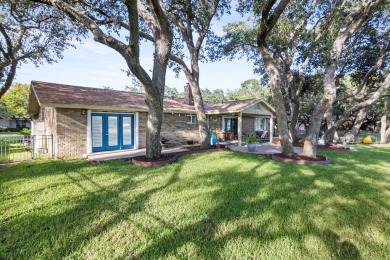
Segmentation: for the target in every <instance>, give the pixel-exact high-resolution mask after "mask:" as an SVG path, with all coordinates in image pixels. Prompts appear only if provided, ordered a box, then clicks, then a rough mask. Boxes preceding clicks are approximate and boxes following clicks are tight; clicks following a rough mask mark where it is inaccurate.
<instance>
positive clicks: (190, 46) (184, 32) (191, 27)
mask: <svg viewBox="0 0 390 260" xmlns="http://www.w3.org/2000/svg"><path fill="white" fill-rule="evenodd" d="M229 8H230V0H207V1H196V0H172V1H170V3H169V10H170V12H169V19H170V21H171V22H172V23H173V24H174V25H175V30H176V31H177V32H178V33H177V34H176V37H177V40H178V41H179V42H181V41H183V42H184V45H185V46H186V47H187V51H188V55H189V57H188V58H187V57H186V55H185V54H184V52H183V51H182V50H181V45H182V44H181V43H180V44H178V45H177V46H175V47H176V48H174V49H173V52H172V54H171V56H170V58H171V60H172V61H173V62H175V63H176V64H177V65H178V66H179V68H180V69H181V70H182V71H183V72H184V74H185V76H186V78H187V80H188V83H189V85H190V88H191V92H192V95H193V97H194V106H195V110H196V115H197V118H198V124H199V135H200V143H201V146H202V147H208V146H209V145H210V141H209V140H210V131H209V129H208V122H207V118H206V113H205V109H204V105H203V98H202V93H201V90H200V84H199V74H200V69H199V61H202V60H203V61H204V60H207V57H212V56H214V55H216V53H215V52H214V51H213V47H214V46H216V45H218V41H217V40H216V39H217V37H216V35H215V34H214V33H213V32H212V31H211V30H210V26H211V21H212V20H213V19H215V18H217V19H218V18H220V17H221V16H222V15H223V14H224V13H225V12H229ZM204 43H206V45H205V44H204ZM212 58H213V57H212ZM187 59H188V60H189V62H188V63H186V60H187Z"/></svg>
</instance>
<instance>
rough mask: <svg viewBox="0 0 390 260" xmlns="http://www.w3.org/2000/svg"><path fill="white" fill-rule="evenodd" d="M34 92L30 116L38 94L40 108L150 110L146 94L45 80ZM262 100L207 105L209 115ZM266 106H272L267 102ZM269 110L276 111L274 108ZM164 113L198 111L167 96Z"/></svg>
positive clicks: (35, 84)
mask: <svg viewBox="0 0 390 260" xmlns="http://www.w3.org/2000/svg"><path fill="white" fill-rule="evenodd" d="M31 89H32V91H31V93H30V102H29V113H30V114H35V113H37V112H38V111H37V108H36V107H34V103H36V102H33V100H34V99H35V98H32V95H34V94H35V97H36V99H37V100H38V103H39V105H40V106H52V107H69V108H72V107H74V108H85V109H87V108H92V109H97V108H113V109H118V110H126V109H133V110H140V111H147V110H148V108H147V106H146V104H145V100H144V94H143V93H136V92H128V91H119V90H112V89H102V88H90V87H80V86H71V85H64V84H57V83H48V82H42V81H31ZM259 101H261V100H259V99H246V100H238V101H229V102H223V103H217V102H205V110H206V113H207V114H218V113H236V112H239V111H241V110H243V109H245V108H247V107H249V106H251V105H253V104H256V103H257V102H259ZM263 103H264V102H263ZM265 104H266V105H267V106H269V105H268V104H267V103H265ZM269 108H271V109H272V107H270V106H269ZM164 111H167V112H175V111H176V112H191V113H193V112H195V108H194V106H192V105H187V104H185V103H184V99H180V98H171V97H165V98H164Z"/></svg>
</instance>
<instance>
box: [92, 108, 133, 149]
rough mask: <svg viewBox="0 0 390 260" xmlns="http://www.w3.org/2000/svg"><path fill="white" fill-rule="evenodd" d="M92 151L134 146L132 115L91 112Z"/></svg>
mask: <svg viewBox="0 0 390 260" xmlns="http://www.w3.org/2000/svg"><path fill="white" fill-rule="evenodd" d="M91 131H92V132H91V137H92V152H100V151H112V150H121V149H132V148H134V115H129V114H107V113H92V114H91Z"/></svg>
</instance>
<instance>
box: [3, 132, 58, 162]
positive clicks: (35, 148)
mask: <svg viewBox="0 0 390 260" xmlns="http://www.w3.org/2000/svg"><path fill="white" fill-rule="evenodd" d="M53 151H54V147H53V135H32V136H25V135H15V136H0V163H11V162H20V161H28V160H35V159H52V158H53V157H54V152H53Z"/></svg>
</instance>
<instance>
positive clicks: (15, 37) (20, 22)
mask: <svg viewBox="0 0 390 260" xmlns="http://www.w3.org/2000/svg"><path fill="white" fill-rule="evenodd" d="M0 10H1V11H0V98H1V97H2V96H3V95H4V94H5V93H6V92H7V90H8V89H9V88H10V87H11V85H12V82H13V80H14V78H15V75H16V70H17V68H18V67H19V66H20V65H21V64H22V63H27V62H32V63H34V64H35V65H36V66H38V65H40V64H42V63H43V62H48V63H52V62H54V61H55V60H56V59H57V58H62V52H63V51H64V50H65V49H66V48H67V47H69V46H72V45H71V41H72V39H73V38H76V39H79V38H78V37H80V36H82V35H84V34H85V30H83V28H81V27H79V26H78V25H77V24H76V23H73V24H72V23H71V21H70V20H69V19H68V18H67V17H65V16H64V15H63V14H62V13H61V12H59V11H58V10H55V9H53V8H50V7H48V6H40V5H38V4H36V3H31V2H28V1H17V0H8V1H0Z"/></svg>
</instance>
